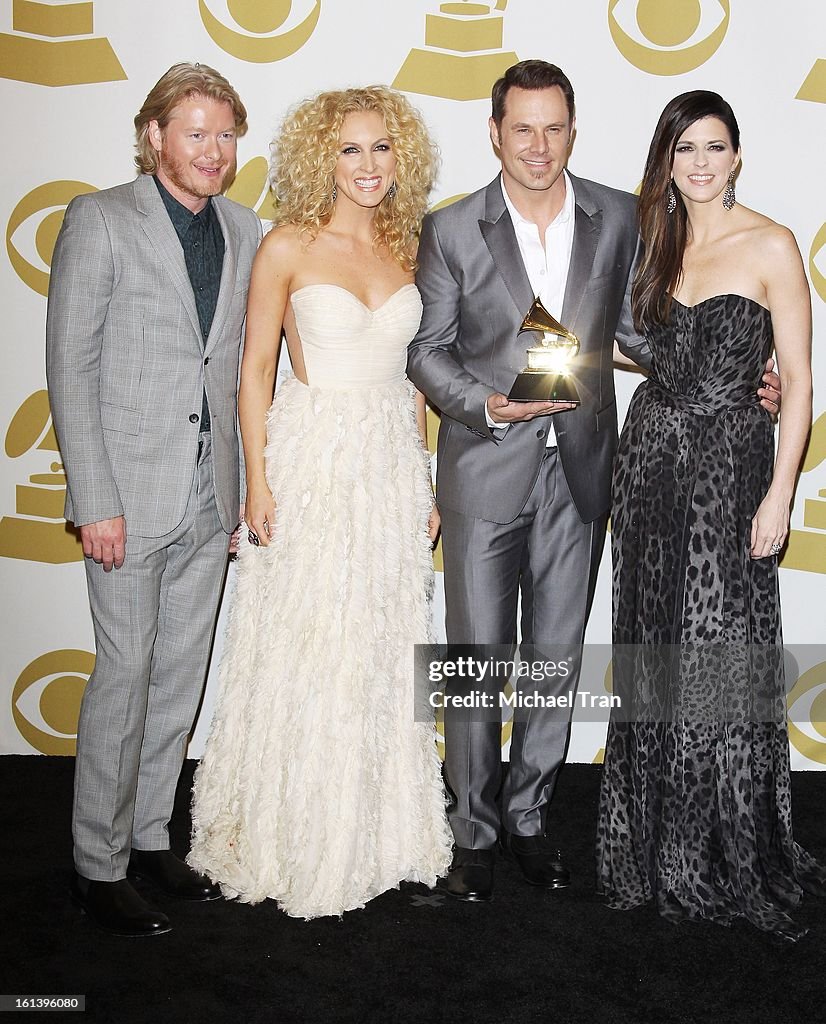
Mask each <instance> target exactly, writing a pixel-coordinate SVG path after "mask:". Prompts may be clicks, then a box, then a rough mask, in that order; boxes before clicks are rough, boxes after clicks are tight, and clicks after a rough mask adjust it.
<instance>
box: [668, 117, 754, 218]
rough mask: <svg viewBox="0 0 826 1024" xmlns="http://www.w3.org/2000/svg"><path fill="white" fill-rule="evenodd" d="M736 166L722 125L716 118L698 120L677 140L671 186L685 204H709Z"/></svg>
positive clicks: (736, 156)
mask: <svg viewBox="0 0 826 1024" xmlns="http://www.w3.org/2000/svg"><path fill="white" fill-rule="evenodd" d="M739 162H740V153H739V152H738V151H737V150H735V149H734V146H733V145H732V142H731V136H730V135H729V131H728V128H726V126H725V124H724V123H723V122H722V121H721V120H720V119H719V118H718V117H704V118H701V119H700V120H699V121H695V122H694V124H692V125H690V126H689V127H688V128H687V129H686V130H685V131H684V132H683V133H682V135H681V136H680V137H679V139H677V145H676V147H675V149H674V159H673V162H672V165H671V173H672V175H673V178H674V186H675V188H677V189H679V191H680V193H681V194H682V196H683V198H684V199H685V200H686V201H687V202H695V203H707V202H710V201H711V200H713V199H716V198H717V197H718V196H719V195H720V193H721V192H722V191H723V189H724V188H725V187H726V183H727V182H728V177H729V174H730V173H731V171H733V170H734V169H735V168H736V167H737V164H738V163H739Z"/></svg>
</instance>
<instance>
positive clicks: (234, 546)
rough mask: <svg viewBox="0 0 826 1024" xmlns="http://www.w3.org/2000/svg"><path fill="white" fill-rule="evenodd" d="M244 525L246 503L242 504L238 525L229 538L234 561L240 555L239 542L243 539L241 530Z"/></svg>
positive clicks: (230, 551) (231, 556) (230, 554)
mask: <svg viewBox="0 0 826 1024" xmlns="http://www.w3.org/2000/svg"><path fill="white" fill-rule="evenodd" d="M243 525H244V503H243V501H242V502H241V508H240V510H239V512H238V525H237V526H236V527H235V529H234V530H233V531H232V533H231V534H230V538H229V556H230V558H231V559H232V560H233V561H234V560H235V557H236V555H237V554H238V541H239V539H240V537H241V528H242V527H243Z"/></svg>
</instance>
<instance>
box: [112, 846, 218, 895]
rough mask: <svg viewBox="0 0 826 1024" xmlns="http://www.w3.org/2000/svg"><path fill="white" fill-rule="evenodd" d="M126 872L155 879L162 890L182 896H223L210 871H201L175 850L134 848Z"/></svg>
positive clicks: (151, 880) (147, 878) (146, 878)
mask: <svg viewBox="0 0 826 1024" xmlns="http://www.w3.org/2000/svg"><path fill="white" fill-rule="evenodd" d="M126 873H127V874H128V875H130V876H131V877H134V878H143V879H145V880H146V881H148V882H152V883H153V884H154V885H156V886H157V887H158V888H159V889H160V890H161V892H164V893H166V895H167V896H175V897H176V898H177V899H179V900H193V901H195V902H205V901H206V900H218V899H220V898H221V890H220V889H219V888H218V886H217V885H214V884H213V883H212V882H210V880H209V879H208V878H207V877H206V875H199V874H198V872H197V871H195V870H193V868H191V867H190V866H189V865H188V864H185V863H184V862H183V861H182V860H180V859H179V858H178V857H176V856H175V854H174V853H173V852H172V851H171V850H133V851H132V853H131V854H130V855H129V867H128V868H127V869H126Z"/></svg>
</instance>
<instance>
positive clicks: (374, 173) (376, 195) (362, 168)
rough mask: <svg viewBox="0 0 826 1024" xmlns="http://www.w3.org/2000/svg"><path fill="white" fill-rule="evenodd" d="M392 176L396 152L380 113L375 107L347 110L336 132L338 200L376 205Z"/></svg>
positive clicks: (363, 205)
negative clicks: (337, 144)
mask: <svg viewBox="0 0 826 1024" xmlns="http://www.w3.org/2000/svg"><path fill="white" fill-rule="evenodd" d="M395 180H396V156H395V154H394V153H393V144H392V143H391V141H390V139H388V137H387V126H386V125H385V123H384V118H383V117H382V115H381V114H379V113H378V111H375V110H359V111H354V112H353V113H352V114H348V115H347V116H346V117H345V118H344V122H343V124H342V126H341V134H340V136H339V149H338V159H337V161H336V170H335V181H336V188H337V189H338V200H337V202H338V203H355V204H356V206H360V207H363V208H367V209H375V208H376V207H377V206H379V204H380V203H381V202H382V200H383V199H384V197H385V196H386V195H387V191H388V189H389V188H390V186H391V185H392V184H393V183H394V181H395Z"/></svg>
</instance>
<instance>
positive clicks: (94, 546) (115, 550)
mask: <svg viewBox="0 0 826 1024" xmlns="http://www.w3.org/2000/svg"><path fill="white" fill-rule="evenodd" d="M80 540H81V543H82V544H83V554H84V556H85V557H86V558H91V559H94V561H95V562H97V563H98V564H99V565H102V566H103V571H104V572H111V571H112V567H113V566H114V567H115V568H116V569H120V567H121V566H122V565H123V560H124V559H125V558H126V520H125V519H124V517H123V516H116V517H115V518H114V519H101V520H100V522H99V523H87V524H86V526H81V528H80Z"/></svg>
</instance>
